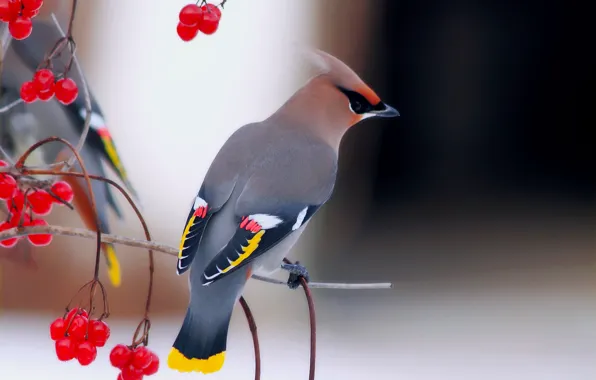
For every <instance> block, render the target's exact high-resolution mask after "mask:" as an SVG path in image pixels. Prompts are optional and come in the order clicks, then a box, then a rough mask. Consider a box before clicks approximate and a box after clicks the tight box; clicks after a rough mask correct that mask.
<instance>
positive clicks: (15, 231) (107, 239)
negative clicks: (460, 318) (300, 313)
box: [0, 225, 393, 290]
mask: <svg viewBox="0 0 596 380" xmlns="http://www.w3.org/2000/svg"><path fill="white" fill-rule="evenodd" d="M30 234H52V235H63V236H75V237H81V238H85V239H95V238H97V235H96V233H95V232H93V231H89V230H87V229H84V228H74V227H61V226H53V225H50V226H35V227H22V228H11V229H10V230H5V231H2V232H0V241H1V240H5V239H8V238H11V237H16V236H26V235H30ZM101 241H102V242H104V243H112V244H120V245H126V246H129V247H136V248H142V249H151V250H153V251H154V252H161V253H164V254H166V255H169V256H174V257H177V256H178V250H177V249H176V248H174V247H170V246H168V245H165V244H160V243H156V242H152V241H147V240H140V239H134V238H129V237H125V236H119V235H113V234H101ZM252 278H253V279H255V280H259V281H263V282H268V283H270V284H275V285H284V286H286V282H285V281H280V280H276V279H272V278H269V277H264V276H257V275H253V276H252ZM308 285H309V286H310V287H311V288H313V289H343V290H374V289H391V288H393V284H391V283H390V282H381V283H369V284H346V283H331V282H312V281H311V282H309V283H308Z"/></svg>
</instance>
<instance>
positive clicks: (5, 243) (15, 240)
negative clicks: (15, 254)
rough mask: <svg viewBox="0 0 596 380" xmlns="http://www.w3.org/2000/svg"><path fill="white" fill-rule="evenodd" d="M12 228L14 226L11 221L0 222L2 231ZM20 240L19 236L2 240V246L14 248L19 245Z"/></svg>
mask: <svg viewBox="0 0 596 380" xmlns="http://www.w3.org/2000/svg"><path fill="white" fill-rule="evenodd" d="M11 228H14V226H13V225H11V224H10V223H7V222H3V223H0V232H2V231H6V230H10V229H11ZM19 240H20V239H19V238H18V237H13V238H8V239H4V240H2V241H0V247H4V248H12V247H14V246H15V245H17V243H18V242H19Z"/></svg>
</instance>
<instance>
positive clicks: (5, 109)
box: [0, 98, 23, 113]
mask: <svg viewBox="0 0 596 380" xmlns="http://www.w3.org/2000/svg"><path fill="white" fill-rule="evenodd" d="M21 103H23V99H21V98H18V99H17V100H14V101H12V102H11V103H8V104H7V105H5V106H4V107H0V113H4V112H8V111H10V110H11V109H13V108H14V107H16V106H18V105H19V104H21Z"/></svg>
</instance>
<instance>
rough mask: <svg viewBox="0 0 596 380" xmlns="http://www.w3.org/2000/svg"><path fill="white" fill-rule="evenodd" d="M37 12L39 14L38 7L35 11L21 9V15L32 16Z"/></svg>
mask: <svg viewBox="0 0 596 380" xmlns="http://www.w3.org/2000/svg"><path fill="white" fill-rule="evenodd" d="M38 14H39V9H38V10H36V11H32V10H31V9H29V8H23V10H22V11H21V16H23V17H29V18H34V17H35V16H37V15H38Z"/></svg>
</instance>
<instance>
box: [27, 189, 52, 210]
mask: <svg viewBox="0 0 596 380" xmlns="http://www.w3.org/2000/svg"><path fill="white" fill-rule="evenodd" d="M27 201H28V202H29V205H30V206H31V211H33V212H34V213H36V214H37V215H48V214H49V213H50V211H52V203H54V198H53V197H52V196H51V195H50V194H48V192H47V191H45V190H33V191H31V192H29V193H28V194H27Z"/></svg>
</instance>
